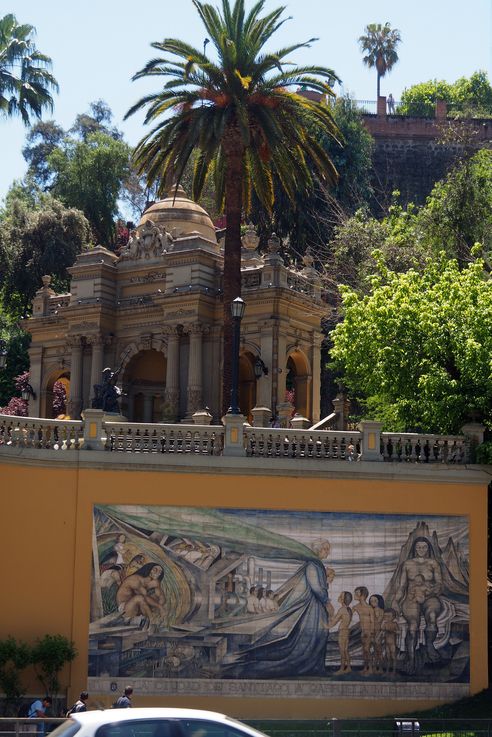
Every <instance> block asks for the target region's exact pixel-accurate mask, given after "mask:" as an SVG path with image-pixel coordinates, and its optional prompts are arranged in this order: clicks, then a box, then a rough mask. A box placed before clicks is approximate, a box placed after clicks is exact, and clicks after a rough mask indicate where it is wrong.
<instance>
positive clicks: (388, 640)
mask: <svg viewBox="0 0 492 737" xmlns="http://www.w3.org/2000/svg"><path fill="white" fill-rule="evenodd" d="M381 632H382V635H383V640H384V663H385V669H386V673H393V674H394V673H395V672H396V655H397V650H396V640H397V637H398V633H399V627H398V622H397V619H396V612H395V610H394V609H391V608H389V609H385V610H384V612H383V621H382V622H381Z"/></svg>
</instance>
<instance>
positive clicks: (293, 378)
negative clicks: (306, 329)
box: [285, 346, 313, 418]
mask: <svg viewBox="0 0 492 737" xmlns="http://www.w3.org/2000/svg"><path fill="white" fill-rule="evenodd" d="M286 368H287V377H286V386H285V388H286V390H287V391H290V390H293V391H294V406H295V411H296V413H297V414H300V415H302V416H303V417H308V418H310V417H311V414H312V381H313V375H312V371H311V364H310V362H309V359H308V357H307V356H306V354H305V353H304V351H302V350H301V349H300V348H299V347H298V346H294V347H293V348H292V349H291V350H289V351H288V353H287V364H286Z"/></svg>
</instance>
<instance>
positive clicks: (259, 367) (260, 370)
mask: <svg viewBox="0 0 492 737" xmlns="http://www.w3.org/2000/svg"><path fill="white" fill-rule="evenodd" d="M253 369H254V372H255V376H256V378H257V379H261V377H262V376H263V375H265V376H268V368H267V367H266V366H265V364H264V363H263V361H262V360H261V358H260V357H259V356H256V358H255V362H254V364H253Z"/></svg>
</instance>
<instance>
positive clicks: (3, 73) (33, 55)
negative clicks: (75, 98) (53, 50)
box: [0, 13, 58, 125]
mask: <svg viewBox="0 0 492 737" xmlns="http://www.w3.org/2000/svg"><path fill="white" fill-rule="evenodd" d="M35 33H36V29H35V28H34V26H31V25H29V24H28V23H24V24H22V25H21V24H20V23H18V22H17V19H16V17H15V15H13V14H12V13H9V14H8V15H5V16H3V18H0V115H3V116H5V117H12V116H14V115H19V116H20V117H21V118H22V121H23V123H24V124H25V125H30V123H31V119H32V118H33V117H34V118H40V117H41V115H42V113H43V110H45V109H48V110H52V109H53V98H52V96H51V93H52V92H57V91H58V84H57V81H56V79H55V78H54V77H53V75H52V74H51V71H50V69H51V59H50V57H49V56H46V55H45V54H42V53H41V52H40V51H38V49H37V48H36V45H35V43H34V40H33V37H34V35H35Z"/></svg>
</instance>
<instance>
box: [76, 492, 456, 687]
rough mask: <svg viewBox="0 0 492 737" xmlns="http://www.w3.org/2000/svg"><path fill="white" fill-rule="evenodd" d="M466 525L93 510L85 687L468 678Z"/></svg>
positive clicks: (447, 519) (261, 513) (435, 519)
mask: <svg viewBox="0 0 492 737" xmlns="http://www.w3.org/2000/svg"><path fill="white" fill-rule="evenodd" d="M468 543H469V540H468V521H467V518H466V517H459V516H427V517H426V518H425V519H422V517H419V516H416V515H369V514H343V513H328V512H299V511H274V510H249V509H202V508H200V509H198V508H187V507H169V506H96V507H95V508H94V533H93V579H92V600H91V622H90V659H89V676H93V677H104V676H109V677H113V678H115V677H125V678H128V679H130V678H159V679H168V678H174V679H176V678H178V679H187V678H188V679H191V678H193V679H197V678H199V679H275V680H277V681H278V680H279V679H280V680H282V679H285V680H289V679H295V680H296V681H299V680H302V679H307V678H309V679H310V680H313V679H327V680H333V681H364V682H368V681H376V682H381V681H388V682H392V681H399V682H401V681H408V682H410V683H411V682H440V683H450V682H456V683H460V682H461V683H468V682H469V606H468V575H469V574H468V571H469V568H468V549H469V548H468Z"/></svg>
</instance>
